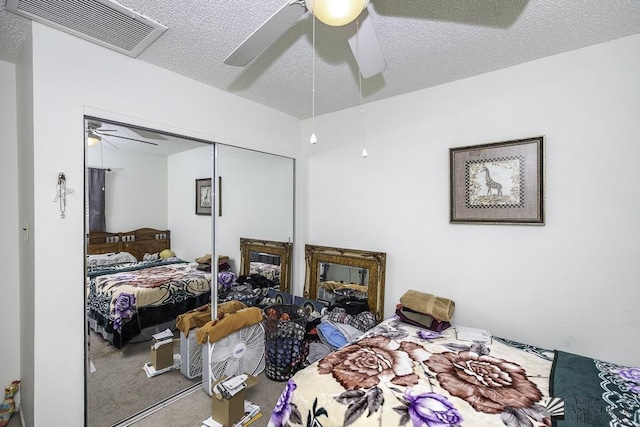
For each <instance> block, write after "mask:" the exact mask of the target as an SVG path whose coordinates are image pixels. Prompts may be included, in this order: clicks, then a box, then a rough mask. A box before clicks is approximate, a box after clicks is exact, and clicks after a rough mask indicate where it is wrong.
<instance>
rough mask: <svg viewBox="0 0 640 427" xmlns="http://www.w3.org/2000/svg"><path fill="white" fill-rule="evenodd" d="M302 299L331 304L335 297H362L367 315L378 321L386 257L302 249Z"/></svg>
mask: <svg viewBox="0 0 640 427" xmlns="http://www.w3.org/2000/svg"><path fill="white" fill-rule="evenodd" d="M304 252H305V264H306V277H305V296H306V297H307V298H312V299H319V300H324V301H328V302H333V301H334V300H335V298H336V297H339V296H349V297H356V298H357V297H358V296H360V297H364V295H365V294H366V298H367V301H368V306H369V311H371V312H372V313H374V314H375V316H376V319H377V320H378V321H379V322H380V321H382V318H383V315H384V276H385V268H386V260H387V254H386V253H384V252H371V251H363V250H356V249H344V248H333V247H328V246H317V245H305V250H304Z"/></svg>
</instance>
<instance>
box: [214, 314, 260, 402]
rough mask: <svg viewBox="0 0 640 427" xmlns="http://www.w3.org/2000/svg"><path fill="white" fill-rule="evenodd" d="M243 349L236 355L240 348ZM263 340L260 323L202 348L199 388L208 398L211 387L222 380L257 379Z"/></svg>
mask: <svg viewBox="0 0 640 427" xmlns="http://www.w3.org/2000/svg"><path fill="white" fill-rule="evenodd" d="M242 346H244V347H245V348H244V349H243V351H241V352H236V350H238V349H239V348H240V347H242ZM264 348H265V336H264V327H263V325H262V323H256V324H255V325H251V326H246V327H244V328H242V329H240V330H239V331H236V332H233V333H231V334H229V335H227V336H226V337H224V338H222V339H220V340H219V341H216V342H214V343H206V344H204V345H203V346H202V357H203V358H204V359H205V360H203V370H202V387H203V389H204V390H205V391H206V392H207V394H209V395H212V393H213V386H212V385H213V384H214V383H215V382H217V381H218V380H219V379H221V378H222V377H224V376H228V377H231V376H234V375H239V374H242V373H247V374H251V375H257V374H259V373H260V372H262V371H263V370H264V367H265V364H264Z"/></svg>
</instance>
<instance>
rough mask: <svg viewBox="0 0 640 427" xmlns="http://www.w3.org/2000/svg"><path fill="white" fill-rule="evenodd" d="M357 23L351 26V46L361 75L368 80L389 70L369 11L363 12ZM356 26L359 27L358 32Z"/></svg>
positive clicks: (354, 22)
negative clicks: (386, 69)
mask: <svg viewBox="0 0 640 427" xmlns="http://www.w3.org/2000/svg"><path fill="white" fill-rule="evenodd" d="M357 21H358V22H357V23H356V21H353V22H352V23H350V24H349V25H351V26H353V35H352V36H351V37H349V46H351V51H352V52H353V56H354V57H355V58H356V62H357V63H358V67H359V68H360V74H362V77H364V78H365V79H366V78H369V77H372V76H375V75H376V74H379V73H381V72H382V71H384V69H385V68H387V63H386V61H385V60H384V55H383V54H382V49H381V48H380V44H379V43H378V37H377V36H376V32H375V30H374V29H373V23H372V22H371V18H370V17H369V12H368V11H367V9H364V10H363V11H362V13H361V14H360V16H359V17H358V19H357ZM356 25H358V31H356Z"/></svg>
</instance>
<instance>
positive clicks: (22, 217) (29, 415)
mask: <svg viewBox="0 0 640 427" xmlns="http://www.w3.org/2000/svg"><path fill="white" fill-rule="evenodd" d="M32 40H33V39H32V34H31V32H29V34H28V36H27V39H26V42H25V45H24V48H23V52H22V54H21V56H20V58H19V60H18V63H17V64H16V88H17V92H16V111H17V126H16V129H17V135H18V199H17V204H18V218H19V219H18V221H19V224H21V225H23V226H24V225H25V221H26V222H27V224H26V225H27V227H26V228H28V230H29V232H28V234H27V233H25V232H22V233H20V234H21V238H19V239H18V242H19V243H18V258H19V265H20V267H19V273H18V274H19V278H20V279H19V283H17V284H16V286H17V287H19V289H20V308H19V310H20V322H19V323H20V348H19V351H18V354H19V357H20V395H21V400H22V402H21V406H20V415H21V418H23V419H24V420H25V422H26V425H27V426H32V425H34V422H33V418H34V417H33V413H34V405H35V402H34V401H35V384H36V369H35V358H36V356H35V351H34V349H35V339H36V337H35V323H36V321H35V310H36V308H35V287H34V281H35V272H34V271H35V259H34V258H35V256H34V252H35V250H34V249H35V235H34V234H35V233H34V223H35V221H34V213H35V212H34V210H35V208H34V176H33V175H34V144H33V105H34V100H33V46H32ZM5 351H11V350H10V349H5Z"/></svg>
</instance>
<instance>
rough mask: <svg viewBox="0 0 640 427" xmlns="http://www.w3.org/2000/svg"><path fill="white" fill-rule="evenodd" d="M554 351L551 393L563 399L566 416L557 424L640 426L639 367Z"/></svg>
mask: <svg viewBox="0 0 640 427" xmlns="http://www.w3.org/2000/svg"><path fill="white" fill-rule="evenodd" d="M555 353H556V356H555V360H554V363H553V368H552V379H553V380H552V382H551V384H550V390H549V392H550V393H549V394H550V395H551V396H553V397H560V398H562V399H564V419H562V418H561V419H555V421H554V426H557V427H573V426H575V427H589V426H593V427H603V426H616V427H618V426H619V427H622V426H630V427H638V426H640V368H626V367H624V366H619V365H615V364H612V363H607V362H601V361H599V360H595V359H591V358H588V357H583V356H578V355H576V354H571V353H565V352H562V351H556V352H555Z"/></svg>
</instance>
